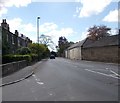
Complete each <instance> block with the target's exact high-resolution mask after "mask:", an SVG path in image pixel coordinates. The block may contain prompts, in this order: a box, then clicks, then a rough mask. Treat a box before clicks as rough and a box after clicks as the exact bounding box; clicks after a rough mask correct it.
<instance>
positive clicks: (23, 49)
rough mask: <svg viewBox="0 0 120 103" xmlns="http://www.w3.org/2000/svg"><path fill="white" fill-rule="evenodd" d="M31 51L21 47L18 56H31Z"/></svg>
mask: <svg viewBox="0 0 120 103" xmlns="http://www.w3.org/2000/svg"><path fill="white" fill-rule="evenodd" d="M30 53H31V50H30V49H29V48H28V47H21V48H20V49H18V50H17V54H21V55H25V54H30Z"/></svg>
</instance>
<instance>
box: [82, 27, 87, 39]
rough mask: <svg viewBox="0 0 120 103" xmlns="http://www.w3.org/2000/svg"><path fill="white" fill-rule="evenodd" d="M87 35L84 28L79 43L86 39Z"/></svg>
mask: <svg viewBox="0 0 120 103" xmlns="http://www.w3.org/2000/svg"><path fill="white" fill-rule="evenodd" d="M87 35H88V28H86V29H85V31H83V32H82V34H81V36H80V41H81V40H84V39H85V38H87Z"/></svg>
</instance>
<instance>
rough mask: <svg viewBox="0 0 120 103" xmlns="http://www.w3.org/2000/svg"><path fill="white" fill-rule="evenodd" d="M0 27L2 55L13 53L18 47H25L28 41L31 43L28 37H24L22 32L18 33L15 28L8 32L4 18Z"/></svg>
mask: <svg viewBox="0 0 120 103" xmlns="http://www.w3.org/2000/svg"><path fill="white" fill-rule="evenodd" d="M0 29H1V31H0V32H1V33H2V48H3V50H2V51H3V55H4V54H14V53H16V50H17V49H18V48H20V47H27V46H28V44H29V43H32V41H31V40H30V39H29V38H28V37H25V36H24V35H23V34H21V35H19V33H18V31H17V30H15V33H12V32H10V28H9V24H7V22H6V19H3V21H2V23H1V26H0Z"/></svg>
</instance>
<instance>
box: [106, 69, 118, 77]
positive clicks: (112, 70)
mask: <svg viewBox="0 0 120 103" xmlns="http://www.w3.org/2000/svg"><path fill="white" fill-rule="evenodd" d="M106 69H107V70H110V72H111V73H113V74H115V75H116V76H120V75H119V74H118V73H116V72H114V71H113V70H111V69H109V68H106Z"/></svg>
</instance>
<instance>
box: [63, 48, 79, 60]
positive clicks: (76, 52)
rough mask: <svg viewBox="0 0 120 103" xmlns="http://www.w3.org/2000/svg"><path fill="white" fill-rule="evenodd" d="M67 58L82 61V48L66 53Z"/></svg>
mask: <svg viewBox="0 0 120 103" xmlns="http://www.w3.org/2000/svg"><path fill="white" fill-rule="evenodd" d="M65 54H66V56H65V57H67V58H69V59H77V60H78V59H81V47H76V48H72V49H70V50H67V51H65Z"/></svg>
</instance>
